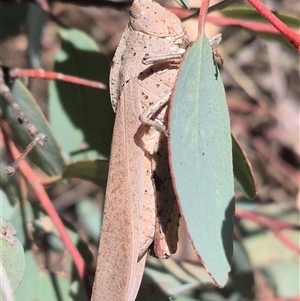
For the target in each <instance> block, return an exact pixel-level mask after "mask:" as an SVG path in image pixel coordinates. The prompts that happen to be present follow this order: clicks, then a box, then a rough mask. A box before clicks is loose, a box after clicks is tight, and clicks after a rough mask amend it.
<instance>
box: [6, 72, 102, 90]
mask: <svg viewBox="0 0 300 301" xmlns="http://www.w3.org/2000/svg"><path fill="white" fill-rule="evenodd" d="M9 74H10V76H11V77H12V78H15V77H33V78H43V79H47V80H60V81H64V82H68V83H73V84H78V85H83V86H87V87H91V88H97V89H103V90H107V85H105V84H103V83H101V82H97V81H93V80H89V79H84V78H81V77H77V76H71V75H67V74H63V73H58V72H50V71H45V70H43V69H19V68H15V69H12V70H10V72H9Z"/></svg>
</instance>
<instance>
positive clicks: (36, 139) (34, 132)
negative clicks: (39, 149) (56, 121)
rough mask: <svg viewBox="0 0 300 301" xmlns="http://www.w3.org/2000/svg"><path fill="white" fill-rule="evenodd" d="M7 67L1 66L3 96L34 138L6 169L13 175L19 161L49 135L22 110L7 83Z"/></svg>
mask: <svg viewBox="0 0 300 301" xmlns="http://www.w3.org/2000/svg"><path fill="white" fill-rule="evenodd" d="M3 70H5V68H2V67H0V93H1V95H2V96H3V98H4V99H5V100H6V101H7V103H8V105H9V106H11V108H12V109H13V112H14V115H15V118H16V120H17V121H18V122H19V123H20V124H22V125H24V126H25V128H26V130H27V131H28V132H29V134H30V135H31V137H32V138H33V140H32V141H31V142H30V143H29V145H28V146H27V147H26V149H25V151H24V152H23V153H22V154H21V155H20V156H19V157H18V158H16V160H15V162H13V163H12V164H11V165H10V166H8V167H7V168H6V169H5V172H6V173H7V174H8V175H12V174H14V173H15V171H16V169H17V168H18V166H19V163H20V162H21V161H22V160H23V159H24V158H25V157H26V156H27V154H28V153H29V152H30V151H31V150H32V149H33V148H34V147H35V146H37V145H44V144H45V142H47V138H48V137H47V136H46V135H44V134H42V133H40V132H39V131H38V130H37V129H36V128H35V126H34V125H33V124H32V123H31V122H30V121H29V119H28V118H27V117H26V116H25V114H24V113H23V112H22V110H21V108H20V106H19V105H18V103H17V102H16V100H15V99H14V97H13V95H12V93H11V92H10V89H9V87H8V86H7V85H6V83H5V74H4V72H3Z"/></svg>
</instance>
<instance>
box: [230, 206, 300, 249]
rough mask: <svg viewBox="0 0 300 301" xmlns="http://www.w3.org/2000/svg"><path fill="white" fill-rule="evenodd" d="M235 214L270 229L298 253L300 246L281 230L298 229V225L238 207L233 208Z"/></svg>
mask: <svg viewBox="0 0 300 301" xmlns="http://www.w3.org/2000/svg"><path fill="white" fill-rule="evenodd" d="M235 215H236V216H237V217H240V218H243V219H247V220H251V221H253V222H256V223H258V224H260V225H262V226H264V227H266V228H269V229H271V230H272V231H273V232H274V234H275V235H276V237H277V238H278V239H279V240H280V241H281V242H282V243H283V244H285V245H286V246H287V247H289V248H290V249H291V250H293V251H295V252H297V253H300V248H299V247H298V246H297V245H296V244H294V243H293V242H292V241H290V240H289V239H288V238H287V237H286V236H285V235H284V234H283V233H282V232H281V231H282V230H299V229H300V227H299V226H297V225H293V224H289V223H286V222H281V221H277V220H273V219H271V218H269V217H266V216H262V215H258V214H255V213H251V212H248V211H244V210H242V209H240V208H238V207H237V208H236V210H235Z"/></svg>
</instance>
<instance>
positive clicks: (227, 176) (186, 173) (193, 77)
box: [169, 36, 234, 287]
mask: <svg viewBox="0 0 300 301" xmlns="http://www.w3.org/2000/svg"><path fill="white" fill-rule="evenodd" d="M169 127H170V139H169V150H170V166H171V172H172V177H173V184H174V188H175V191H176V193H177V196H178V202H179V206H180V208H181V214H182V216H183V218H184V220H185V223H186V225H187V230H188V233H189V236H190V239H191V242H192V245H193V247H194V249H195V251H196V253H197V255H198V256H199V258H200V260H201V262H202V263H203V265H204V266H205V267H206V269H207V271H208V272H209V274H210V275H211V277H212V279H213V280H214V282H215V283H216V284H217V285H218V286H220V287H223V286H224V285H225V284H226V281H227V278H228V272H229V271H230V261H231V258H232V253H233V246H232V243H233V216H234V189H233V188H234V180H233V166H232V149H231V136H230V123H229V114H228V108H227V105H226V98H225V91H224V86H223V83H222V81H221V77H220V73H219V70H218V69H217V67H216V66H215V64H214V60H213V57H212V50H211V47H210V43H209V41H208V40H207V38H206V37H204V36H200V38H198V39H197V40H196V41H195V42H194V44H193V45H192V47H191V48H190V49H188V51H187V53H186V56H185V58H184V62H183V64H182V66H181V69H180V72H179V77H178V80H177V83H176V86H175V89H174V91H173V99H172V101H171V107H170V124H169Z"/></svg>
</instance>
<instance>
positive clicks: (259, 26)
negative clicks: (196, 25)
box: [206, 15, 279, 35]
mask: <svg viewBox="0 0 300 301" xmlns="http://www.w3.org/2000/svg"><path fill="white" fill-rule="evenodd" d="M206 21H207V22H211V23H214V24H216V25H222V26H240V27H243V28H245V29H248V30H251V31H255V32H263V33H271V34H275V35H279V32H278V30H276V29H275V28H274V27H273V26H272V25H269V24H263V23H259V22H250V21H243V20H238V19H235V18H226V17H221V16H219V17H214V16H210V15H208V16H207V18H206Z"/></svg>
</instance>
